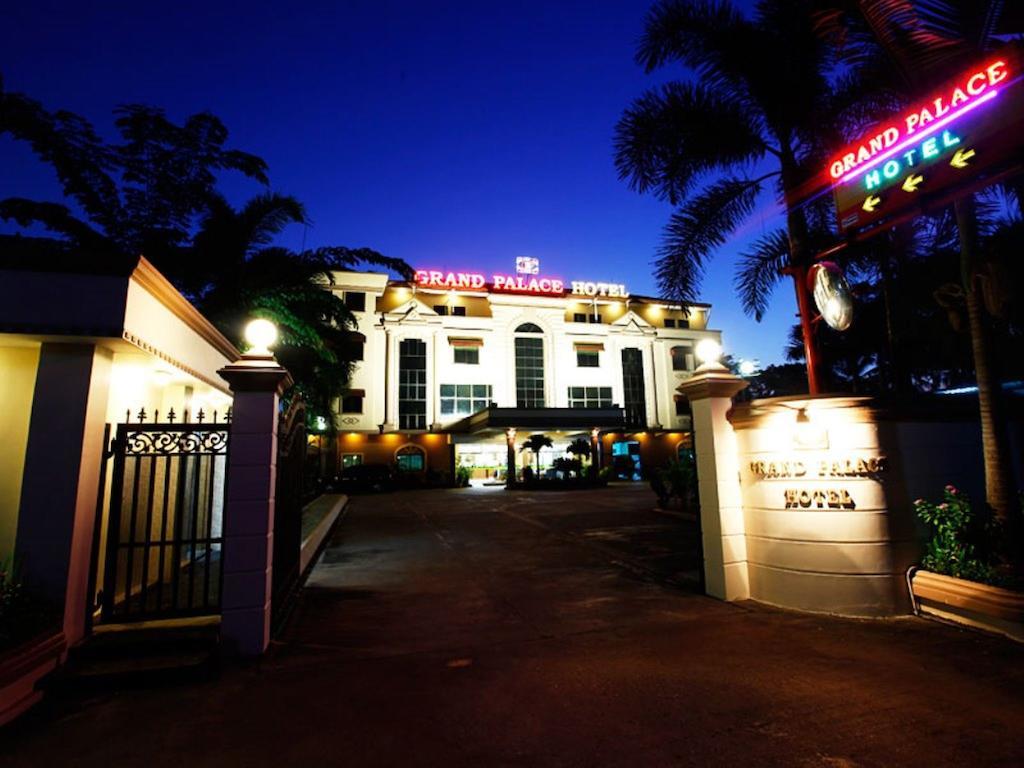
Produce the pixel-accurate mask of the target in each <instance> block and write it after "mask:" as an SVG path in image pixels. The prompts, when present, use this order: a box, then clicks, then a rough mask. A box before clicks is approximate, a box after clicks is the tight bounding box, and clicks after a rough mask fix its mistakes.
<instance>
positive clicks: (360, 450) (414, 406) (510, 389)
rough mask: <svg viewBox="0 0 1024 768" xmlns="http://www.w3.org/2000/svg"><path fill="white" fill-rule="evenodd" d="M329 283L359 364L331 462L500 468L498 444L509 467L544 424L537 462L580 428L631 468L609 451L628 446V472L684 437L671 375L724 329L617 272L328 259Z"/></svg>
mask: <svg viewBox="0 0 1024 768" xmlns="http://www.w3.org/2000/svg"><path fill="white" fill-rule="evenodd" d="M520 267H521V268H522V265H520ZM525 268H526V270H527V271H531V270H532V271H535V270H536V263H535V262H534V263H533V264H530V263H527V264H526V265H525ZM330 289H331V290H332V291H334V292H335V293H336V294H337V295H338V296H340V297H341V298H342V299H343V300H344V302H345V303H346V305H347V306H348V308H349V309H350V310H351V311H352V313H353V314H354V315H355V317H356V318H357V320H358V323H359V326H358V332H357V333H355V334H353V339H354V342H355V347H356V348H355V358H356V359H357V360H358V361H359V362H358V363H357V367H356V369H355V372H354V374H353V376H352V380H351V382H350V388H349V389H348V390H347V391H346V392H345V395H344V396H343V397H342V398H341V399H340V401H339V402H338V407H337V414H336V416H335V419H336V426H337V429H338V431H339V437H338V451H339V454H340V456H339V465H340V466H341V467H342V468H344V467H349V466H353V465H356V464H389V465H394V466H395V467H397V468H398V469H399V470H404V471H411V472H420V473H432V474H434V476H435V478H438V477H446V478H450V477H452V476H453V472H454V468H455V467H457V466H466V467H470V468H472V474H473V476H474V477H476V478H497V477H504V476H505V471H506V467H508V462H509V460H510V452H509V451H508V447H509V445H510V444H512V445H514V446H515V448H516V450H515V462H516V464H517V471H521V469H522V467H523V466H532V465H533V464H534V459H535V457H533V456H531V455H530V454H529V452H526V453H523V452H521V451H520V447H521V446H522V443H523V441H524V440H525V439H526V438H527V437H528V436H529V435H531V434H534V433H543V434H545V435H547V436H548V437H550V438H551V439H552V441H553V443H554V445H553V447H552V448H551V449H542V450H541V455H540V457H539V459H540V465H541V467H542V468H544V467H546V466H550V464H551V462H552V461H553V460H554V459H555V458H557V457H560V456H563V455H564V454H565V449H566V448H567V447H568V445H569V444H570V443H571V442H573V441H574V440H576V439H579V438H580V437H583V438H585V439H587V440H588V441H590V442H591V446H592V449H594V451H595V453H596V455H597V456H598V460H599V461H600V463H601V465H602V466H611V465H613V464H614V465H615V466H616V467H617V468H618V469H622V468H623V467H628V466H629V464H628V463H627V461H626V459H616V457H620V456H621V457H628V461H629V462H632V466H633V467H634V470H635V471H634V476H635V477H639V476H640V473H641V471H642V468H643V467H644V466H649V465H650V466H657V465H662V464H664V463H665V462H666V461H668V459H669V458H670V457H672V456H675V455H677V452H678V451H679V449H680V447H681V446H684V447H685V446H688V445H689V430H690V415H689V407H688V404H687V402H686V401H685V399H683V398H682V397H681V396H680V395H678V394H677V392H676V387H677V386H678V385H679V383H680V381H682V380H684V379H686V378H689V377H690V376H691V375H692V372H693V370H694V368H695V365H696V363H695V360H694V350H695V348H696V345H697V343H698V342H699V341H700V340H701V339H704V338H708V337H710V338H713V339H714V340H716V341H720V333H719V332H718V331H714V330H710V329H709V328H708V317H709V314H710V307H709V306H708V305H706V304H694V305H691V306H689V307H688V308H687V310H688V311H684V309H683V308H682V307H680V306H678V305H673V304H671V303H669V302H667V301H664V300H662V299H657V298H651V297H646V296H633V295H630V294H629V293H628V291H627V290H626V286H624V285H621V284H615V283H603V282H592V281H590V280H585V281H571V282H569V281H566V282H563V281H561V280H557V279H552V278H546V277H541V276H538V275H537V274H516V275H489V276H485V275H482V274H477V273H442V272H434V271H418V272H417V273H416V278H415V280H413V281H410V282H405V281H395V280H391V279H389V278H388V276H387V275H385V274H379V273H370V272H336V273H335V274H334V284H333V285H332V286H330ZM627 474H628V473H627Z"/></svg>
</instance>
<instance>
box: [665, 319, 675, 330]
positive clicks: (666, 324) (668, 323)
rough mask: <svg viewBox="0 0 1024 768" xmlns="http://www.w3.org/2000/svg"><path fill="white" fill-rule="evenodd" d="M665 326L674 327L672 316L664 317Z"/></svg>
mask: <svg viewBox="0 0 1024 768" xmlns="http://www.w3.org/2000/svg"><path fill="white" fill-rule="evenodd" d="M665 327H666V328H675V327H676V319H675V318H674V317H666V318H665Z"/></svg>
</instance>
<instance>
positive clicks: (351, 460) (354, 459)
mask: <svg viewBox="0 0 1024 768" xmlns="http://www.w3.org/2000/svg"><path fill="white" fill-rule="evenodd" d="M362 463H363V454H361V453H343V454H341V468H342V469H348V468H349V467H358V466H359V465H360V464H362Z"/></svg>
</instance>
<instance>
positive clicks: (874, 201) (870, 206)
mask: <svg viewBox="0 0 1024 768" xmlns="http://www.w3.org/2000/svg"><path fill="white" fill-rule="evenodd" d="M880 202H882V198H880V197H875V196H874V195H868V199H867V200H865V201H864V205H862V206H861V208H863V209H864V210H865V211H867V212H868V213H873V212H874V210H875V207H876V206H877V205H878V204H879V203H880Z"/></svg>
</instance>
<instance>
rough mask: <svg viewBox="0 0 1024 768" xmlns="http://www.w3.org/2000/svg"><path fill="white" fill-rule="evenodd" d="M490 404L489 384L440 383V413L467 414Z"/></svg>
mask: <svg viewBox="0 0 1024 768" xmlns="http://www.w3.org/2000/svg"><path fill="white" fill-rule="evenodd" d="M490 404H491V385H490V384H442V385H441V415H442V416H469V415H470V414H472V413H476V412H477V411H482V410H483V409H484V408H486V407H487V406H489V405H490Z"/></svg>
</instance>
